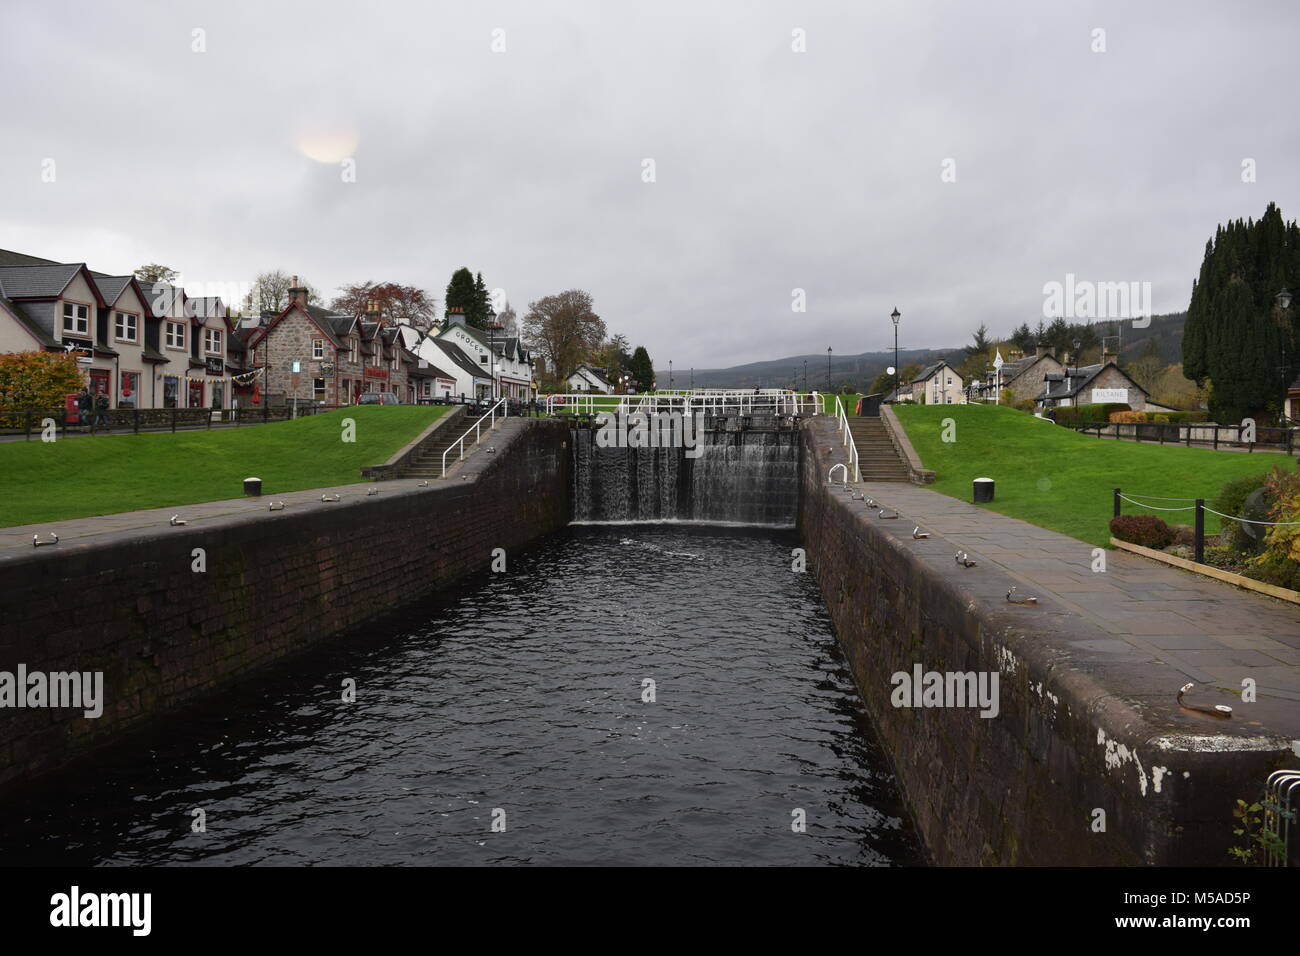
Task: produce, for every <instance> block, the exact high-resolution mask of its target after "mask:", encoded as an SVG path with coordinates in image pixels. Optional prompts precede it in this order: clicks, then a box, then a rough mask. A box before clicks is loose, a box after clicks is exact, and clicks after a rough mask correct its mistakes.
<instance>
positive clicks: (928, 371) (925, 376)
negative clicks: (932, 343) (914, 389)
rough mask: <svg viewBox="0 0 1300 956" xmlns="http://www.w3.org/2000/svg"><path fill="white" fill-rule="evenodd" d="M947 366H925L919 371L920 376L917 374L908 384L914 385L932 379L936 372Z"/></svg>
mask: <svg viewBox="0 0 1300 956" xmlns="http://www.w3.org/2000/svg"><path fill="white" fill-rule="evenodd" d="M947 365H948V363H947V362H935V363H934V364H933V365H927V366H926V367H925V368H923V369H921V371H920V374H918V375H917V376H916V378H914V379H912V381H911V383H910V384H912V385H916V384H917V383H918V382H924V381H928V380H929V379H930V378H932V377H934V375H935V373H936V372H938V371H939V369H941V368H943V367H944V366H947ZM949 367H951V366H949Z"/></svg>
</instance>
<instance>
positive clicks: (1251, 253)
mask: <svg viewBox="0 0 1300 956" xmlns="http://www.w3.org/2000/svg"><path fill="white" fill-rule="evenodd" d="M1297 285H1300V228H1298V227H1297V226H1296V223H1295V222H1294V221H1293V222H1290V223H1287V222H1284V221H1283V219H1282V213H1281V211H1279V210H1278V208H1277V206H1276V205H1274V204H1273V203H1269V205H1268V208H1267V209H1266V210H1265V211H1264V215H1263V217H1262V218H1260V220H1259V221H1258V222H1255V221H1253V220H1249V219H1248V220H1245V221H1244V222H1243V221H1242V220H1240V219H1237V220H1234V221H1232V222H1229V223H1227V224H1226V225H1222V224H1221V225H1219V226H1218V227H1217V228H1216V229H1215V232H1214V238H1213V239H1212V240H1211V241H1210V242H1208V243H1207V244H1206V246H1205V256H1204V258H1203V259H1202V260H1201V269H1200V273H1199V275H1198V276H1197V279H1196V281H1195V282H1194V283H1193V284H1192V298H1191V303H1190V304H1189V305H1188V308H1187V322H1186V325H1185V326H1184V330H1183V371H1184V374H1186V375H1187V377H1188V378H1190V379H1192V380H1194V381H1195V382H1197V383H1198V384H1200V385H1204V384H1205V383H1206V381H1207V380H1209V381H1212V382H1213V383H1214V384H1213V388H1212V389H1211V392H1210V411H1211V413H1212V414H1213V416H1214V418H1215V419H1216V420H1217V421H1219V422H1221V423H1225V424H1228V423H1235V422H1238V421H1240V420H1241V419H1242V418H1247V417H1250V418H1255V419H1257V420H1264V421H1267V420H1269V419H1271V418H1273V417H1275V416H1276V415H1277V414H1278V412H1279V410H1280V406H1281V402H1282V398H1283V396H1284V395H1285V391H1286V386H1287V385H1288V384H1289V383H1290V382H1291V381H1293V380H1294V379H1295V377H1296V374H1297V372H1300V363H1298V362H1297V355H1296V344H1297V338H1296V336H1297V330H1296V325H1297V317H1296V316H1297V312H1300V310H1298V309H1297V308H1296V307H1295V306H1292V308H1290V309H1282V308H1281V307H1280V306H1279V305H1278V303H1277V302H1276V295H1277V293H1278V292H1279V291H1281V290H1282V289H1283V288H1288V289H1295V288H1296V287H1297Z"/></svg>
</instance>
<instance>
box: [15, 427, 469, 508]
mask: <svg viewBox="0 0 1300 956" xmlns="http://www.w3.org/2000/svg"><path fill="white" fill-rule="evenodd" d="M446 411H448V407H447V406H445V405H434V406H407V405H358V406H356V407H355V408H349V409H340V410H339V411H334V412H325V413H323V414H319V415H312V416H310V417H307V418H299V419H297V420H295V421H289V422H279V423H276V424H270V425H249V426H246V427H241V428H228V429H221V430H215V431H191V432H178V433H176V434H174V435H173V434H171V433H162V434H150V435H104V436H100V435H88V436H83V437H76V438H62V439H59V440H58V441H56V442H49V443H46V442H41V441H29V442H0V527H10V526H12V525H19V524H32V523H35V522H40V521H59V520H62V519H65V518H81V517H85V516H87V515H104V514H116V513H117V512H121V511H135V510H138V509H142V508H161V507H165V506H170V505H183V504H195V503H197V502H200V501H219V500H221V499H223V498H238V497H239V496H240V494H241V493H242V491H243V485H242V482H243V480H244V479H245V478H247V477H249V476H250V475H255V476H257V477H258V478H261V479H262V490H263V493H264V494H279V493H281V492H285V491H299V490H302V489H304V488H320V487H327V486H329V485H341V484H350V483H353V482H359V481H361V471H360V469H361V467H362V466H363V465H380V464H383V463H384V462H385V461H387V460H388V458H389V457H390V456H391V455H392V454H393V453H394V452H395V451H397V450H398V449H399V448H401V447H402V446H403V445H405V444H406V443H407V442H408V441H410V440H411V439H412V438H414V437H415V436H416V435H418V434H419V433H420V431H421V430H422V429H424V428H427V427H428V426H429V425H430V424H431V423H432V422H433V421H434V420H435V419H437V418H438V417H440V416H441V415H442V414H443V413H445V412H446ZM345 418H351V419H353V421H355V422H356V441H355V442H345V441H343V440H342V436H343V419H345Z"/></svg>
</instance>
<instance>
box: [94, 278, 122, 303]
mask: <svg viewBox="0 0 1300 956" xmlns="http://www.w3.org/2000/svg"><path fill="white" fill-rule="evenodd" d="M91 277H92V278H93V279H94V282H95V285H96V287H97V288H98V289H99V294H100V295H102V296H103V297H104V301H105V302H106V303H107V304H108V305H112V304H113V303H114V302H116V301H117V300H118V299H120V298H121V297H122V293H123V292H124V291H125V290H126V287H127V286H129V285H130V284H131V278H132V277H131V276H102V275H100V274H99V273H98V272H92V273H91Z"/></svg>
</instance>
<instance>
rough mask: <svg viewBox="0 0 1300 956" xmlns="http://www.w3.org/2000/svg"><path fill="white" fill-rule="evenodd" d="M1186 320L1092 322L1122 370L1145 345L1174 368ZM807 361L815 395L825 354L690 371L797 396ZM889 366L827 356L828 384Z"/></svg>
mask: <svg viewBox="0 0 1300 956" xmlns="http://www.w3.org/2000/svg"><path fill="white" fill-rule="evenodd" d="M1186 321H1187V313H1186V312H1173V313H1170V314H1168V315H1155V316H1152V317H1151V324H1150V325H1149V326H1147V327H1146V328H1134V327H1133V323H1132V321H1130V320H1125V321H1123V322H1097V323H1094V325H1095V326H1096V327H1097V332H1098V334H1099V335H1104V336H1107V337H1108V342H1107V344H1108V345H1112V346H1113V345H1114V344H1115V343H1114V341H1113V338H1111V337H1113V336H1116V335H1118V337H1119V361H1120V364H1121V365H1123V364H1125V363H1127V362H1131V361H1133V360H1134V359H1136V358H1138V357H1139V356H1141V355H1142V354H1144V352H1145V351H1146V348H1147V343H1148V342H1149V341H1154V342H1155V343H1156V350H1157V351H1158V353H1159V355H1160V361H1161V364H1162V365H1177V364H1179V363H1180V362H1182V360H1183V325H1184V323H1185V322H1186ZM965 358H966V353H965V350H964V349H961V348H951V349H900V350H899V353H898V361H899V362H900V363H901V364H902V366H903V367H904V368H906V367H907V366H908V365H911V364H913V363H916V364H917V365H921V366H926V365H930V364H932V363H934V362H938V361H940V360H942V361H946V362H949V363H951V364H953V365H960V364H961V363H962V361H963V360H964V359H965ZM805 360H807V362H808V388H809V389H816V390H818V391H825V389H826V353H825V352H822V353H813V354H812V355H792V356H790V357H789V358H780V359H772V360H770V361H765V362H750V363H749V364H747V365H733V366H732V367H731V368H704V369H701V368H697V369H696V370H695V387H696V388H753V387H754V386H756V385H757V386H761V387H764V388H777V387H789V386H791V385H796V386H797V387H798V388H799V390H800V391H802V390H803V388H804V361H805ZM893 364H894V353H893V352H892V351H891V352H863V353H861V354H860V355H844V356H840V355H834V354H832V356H831V383H832V385H834V387H835V388H836V389H837V390H838V389H839V388H840V386H842V385H844V384H846V383H847V384H848V385H850V386H852V390H853V391H855V392H860V391H864V390H865V389H866V388H867V386H869V385H870V384H871V382H872V381H874V380H875V378H876V376H878V375H879V374H880V373H882V372H884V371H885V369H887V368H888V367H889V366H891V365H893ZM655 376H656V377H657V378H658V380H659V385H660V387H661V388H667V387H668V369H666V368H663V369H655ZM690 383H691V373H690V370H689V369H679V368H674V369H673V385H674V386H675V387H677V388H687V387H689V386H690Z"/></svg>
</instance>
